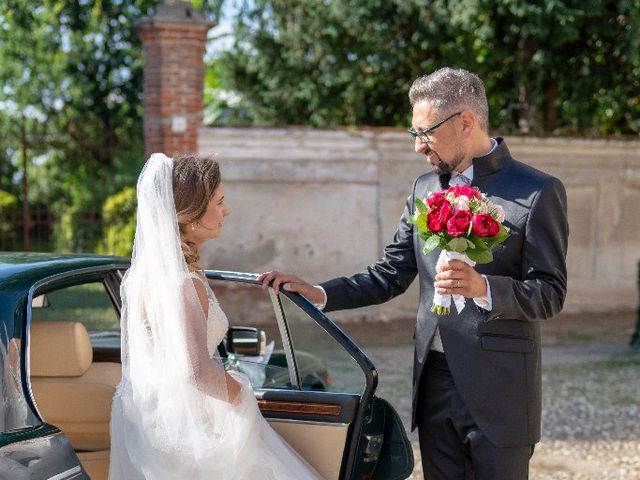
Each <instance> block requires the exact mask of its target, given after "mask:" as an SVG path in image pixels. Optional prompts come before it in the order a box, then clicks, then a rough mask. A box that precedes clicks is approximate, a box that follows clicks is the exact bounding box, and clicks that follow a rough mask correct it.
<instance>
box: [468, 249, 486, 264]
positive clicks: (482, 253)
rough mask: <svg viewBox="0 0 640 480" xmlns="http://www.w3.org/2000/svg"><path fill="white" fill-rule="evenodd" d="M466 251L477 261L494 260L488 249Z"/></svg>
mask: <svg viewBox="0 0 640 480" xmlns="http://www.w3.org/2000/svg"><path fill="white" fill-rule="evenodd" d="M465 253H466V254H467V257H469V258H470V259H471V260H473V261H474V262H476V263H490V262H491V261H492V260H493V254H492V253H491V250H488V249H479V248H476V249H473V250H472V249H469V250H467V251H466V252H465Z"/></svg>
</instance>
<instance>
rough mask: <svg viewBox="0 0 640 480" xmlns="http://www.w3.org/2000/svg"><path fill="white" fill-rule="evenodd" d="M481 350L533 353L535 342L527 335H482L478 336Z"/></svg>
mask: <svg viewBox="0 0 640 480" xmlns="http://www.w3.org/2000/svg"><path fill="white" fill-rule="evenodd" d="M480 343H481V344H482V348H483V350H492V351H494V352H515V353H533V351H534V350H535V344H534V342H533V339H531V338H528V337H511V336H507V335H483V336H482V337H480Z"/></svg>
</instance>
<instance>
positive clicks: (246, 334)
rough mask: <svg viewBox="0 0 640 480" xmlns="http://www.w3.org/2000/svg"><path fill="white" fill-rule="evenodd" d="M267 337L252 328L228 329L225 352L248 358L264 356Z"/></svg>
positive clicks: (262, 332)
mask: <svg viewBox="0 0 640 480" xmlns="http://www.w3.org/2000/svg"><path fill="white" fill-rule="evenodd" d="M266 348H267V337H266V335H265V333H264V331H262V330H258V329H257V328H254V327H229V330H228V332H227V352H229V353H234V354H236V355H244V356H248V357H257V356H260V355H264V353H265V351H266Z"/></svg>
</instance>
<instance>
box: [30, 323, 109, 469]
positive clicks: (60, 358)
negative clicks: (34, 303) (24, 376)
mask: <svg viewBox="0 0 640 480" xmlns="http://www.w3.org/2000/svg"><path fill="white" fill-rule="evenodd" d="M30 342H31V346H30V355H31V364H30V372H31V388H32V391H33V395H34V397H35V401H36V404H37V406H38V410H39V411H40V413H41V414H42V416H43V417H44V418H45V420H46V421H47V423H51V424H52V425H55V426H57V427H58V428H60V430H62V431H63V432H64V433H65V435H66V436H67V438H69V440H70V441H71V444H72V445H73V447H74V449H75V450H76V452H77V453H78V458H79V459H80V461H81V462H82V465H83V467H84V468H85V470H86V471H87V473H88V474H89V476H90V477H91V478H92V480H101V479H104V480H106V479H107V477H108V472H109V448H110V439H109V419H110V417H111V400H112V399H113V395H114V393H115V389H116V385H117V384H118V382H119V381H120V376H121V366H120V364H119V363H92V359H93V350H92V347H91V340H90V338H89V334H88V333H87V330H86V328H85V327H84V325H83V324H81V323H79V322H62V321H60V322H58V321H41V322H34V323H32V324H31V336H30Z"/></svg>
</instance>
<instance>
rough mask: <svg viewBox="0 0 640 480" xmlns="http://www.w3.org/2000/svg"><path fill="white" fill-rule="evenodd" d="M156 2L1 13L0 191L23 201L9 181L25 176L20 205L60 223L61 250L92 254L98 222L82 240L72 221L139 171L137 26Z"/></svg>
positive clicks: (11, 8) (90, 2) (16, 0)
mask: <svg viewBox="0 0 640 480" xmlns="http://www.w3.org/2000/svg"><path fill="white" fill-rule="evenodd" d="M155 3H157V0H133V1H127V2H121V1H117V0H102V1H99V0H86V1H81V2H64V1H48V0H43V1H32V0H9V1H8V2H6V4H4V5H3V7H2V8H0V58H1V59H2V61H1V62H0V85H2V88H1V89H0V106H2V108H0V127H1V128H2V135H1V138H2V140H0V169H1V170H2V172H3V184H2V187H4V188H6V189H10V190H13V191H14V192H15V193H17V194H18V195H19V196H20V197H21V199H22V200H23V201H24V200H25V198H24V197H25V195H27V192H25V191H24V189H23V188H21V187H22V184H21V183H20V182H17V181H16V180H19V178H20V177H23V176H24V175H27V176H28V178H29V187H30V188H29V191H28V198H27V199H26V201H28V203H29V204H31V205H34V204H38V203H40V204H45V205H48V206H49V207H51V209H52V210H53V211H54V212H55V214H56V216H57V218H59V219H60V220H61V223H60V227H61V228H58V229H57V230H56V231H57V232H58V244H57V246H56V247H57V248H59V249H65V250H79V249H91V248H92V247H93V244H94V242H95V240H96V239H95V238H93V237H94V236H95V235H99V233H100V232H99V225H98V228H97V230H96V229H95V226H92V228H93V229H94V230H95V232H96V233H95V234H89V235H80V234H78V233H77V228H76V227H78V226H79V225H78V221H77V220H76V219H79V218H85V217H87V215H85V213H86V212H87V211H91V210H93V211H99V209H100V206H101V204H102V201H103V200H104V198H105V197H106V196H107V195H108V194H110V193H111V192H112V191H113V190H114V189H118V188H120V187H121V186H122V182H124V183H131V182H132V181H134V179H135V172H136V171H137V170H139V167H140V165H141V164H142V161H143V159H142V155H143V153H142V152H143V149H142V105H141V92H142V48H141V45H140V41H139V39H138V36H137V33H136V26H135V23H136V21H137V20H138V19H139V18H140V17H141V16H142V15H144V14H147V13H150V12H151V10H150V8H151V7H152V6H153V5H155ZM23 164H24V165H23ZM25 166H26V171H25ZM5 172H6V174H7V177H5V176H4V173H5ZM93 223H96V222H95V219H94V220H93ZM80 227H82V226H81V225H80ZM80 239H83V240H80ZM79 242H80V243H79Z"/></svg>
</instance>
